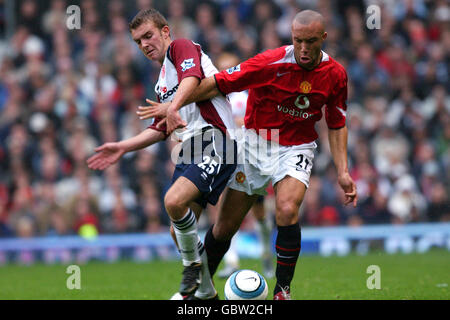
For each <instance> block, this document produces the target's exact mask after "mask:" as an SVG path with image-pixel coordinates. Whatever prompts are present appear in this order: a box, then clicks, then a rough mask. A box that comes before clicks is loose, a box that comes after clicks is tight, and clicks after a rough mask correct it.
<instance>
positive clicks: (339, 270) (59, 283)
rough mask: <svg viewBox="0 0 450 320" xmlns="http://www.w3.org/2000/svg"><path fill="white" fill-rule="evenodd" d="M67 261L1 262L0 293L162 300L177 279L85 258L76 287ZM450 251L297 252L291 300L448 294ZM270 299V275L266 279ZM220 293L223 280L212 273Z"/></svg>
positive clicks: (147, 267) (153, 269) (173, 274)
mask: <svg viewBox="0 0 450 320" xmlns="http://www.w3.org/2000/svg"><path fill="white" fill-rule="evenodd" d="M370 265H377V266H379V267H380V271H381V289H379V290H377V289H372V290H369V289H368V288H367V285H366V282H367V279H368V278H369V277H370V276H371V275H372V274H371V273H367V268H368V267H369V266H370ZM66 268H67V265H44V264H37V265H33V266H18V265H7V266H3V267H0V299H2V300H3V299H19V300H54V299H79V300H80V299H81V300H84V299H88V300H97V299H102V300H103V299H108V300H167V299H169V298H170V297H171V296H172V294H174V293H175V292H176V291H177V288H178V286H179V281H180V279H181V271H182V268H181V263H179V262H178V261H152V262H150V263H134V262H130V261H122V262H118V263H112V264H108V263H104V262H90V263H88V264H85V265H80V270H81V278H80V279H81V289H79V290H77V289H73V290H69V289H67V287H66V282H67V279H68V277H69V276H70V274H67V273H66ZM241 268H243V269H244V268H248V269H254V270H256V271H259V272H261V270H262V267H261V262H260V261H259V260H242V261H241ZM449 271H450V253H449V251H446V250H432V251H430V252H428V253H424V254H409V255H402V254H397V255H387V254H385V253H371V254H368V255H366V256H358V255H349V256H345V257H327V258H324V257H320V256H301V257H300V260H299V263H298V265H297V269H296V273H295V277H294V280H293V282H292V298H293V299H295V300H311V299H314V300H315V299H318V300H340V299H341V300H342V299H345V300H347V299H363V300H377V299H384V300H401V299H407V300H414V299H425V300H428V299H445V300H448V299H450V288H449V285H450V272H449ZM267 281H268V284H269V296H268V299H272V290H273V287H274V285H275V280H274V279H267ZM215 283H216V288H217V290H218V291H219V295H220V298H221V299H223V287H224V284H225V280H221V279H218V278H217V277H215Z"/></svg>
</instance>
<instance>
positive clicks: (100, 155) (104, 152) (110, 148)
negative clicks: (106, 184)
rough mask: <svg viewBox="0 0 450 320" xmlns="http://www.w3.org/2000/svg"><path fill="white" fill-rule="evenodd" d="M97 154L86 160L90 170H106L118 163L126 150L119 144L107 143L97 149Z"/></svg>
mask: <svg viewBox="0 0 450 320" xmlns="http://www.w3.org/2000/svg"><path fill="white" fill-rule="evenodd" d="M95 152H97V153H96V154H94V155H93V156H91V157H90V158H89V159H87V160H86V163H87V165H88V167H89V168H90V169H93V170H104V169H106V168H108V167H109V166H111V165H112V164H114V163H116V162H117V161H118V160H119V159H120V158H121V157H122V155H123V154H124V153H125V150H124V149H123V148H121V147H120V145H119V143H117V142H107V143H105V144H103V145H101V146H100V147H98V148H96V149H95Z"/></svg>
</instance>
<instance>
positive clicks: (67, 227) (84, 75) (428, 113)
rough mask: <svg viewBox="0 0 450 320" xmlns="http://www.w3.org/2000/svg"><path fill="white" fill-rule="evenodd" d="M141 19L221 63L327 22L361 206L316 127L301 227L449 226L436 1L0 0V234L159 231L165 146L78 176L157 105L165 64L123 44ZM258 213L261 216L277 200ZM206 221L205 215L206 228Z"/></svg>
mask: <svg viewBox="0 0 450 320" xmlns="http://www.w3.org/2000/svg"><path fill="white" fill-rule="evenodd" d="M72 4H75V5H78V6H79V7H80V9H81V28H80V29H79V30H77V29H75V30H70V29H68V27H67V26H66V20H67V18H68V16H69V15H68V14H67V13H66V9H67V7H68V6H69V5H72ZM371 4H376V5H378V6H379V7H380V8H381V26H380V29H374V30H370V29H368V28H367V26H366V20H367V18H368V16H369V15H368V14H367V13H366V8H367V6H368V5H371ZM149 7H154V8H156V9H158V10H160V12H161V13H163V14H164V15H165V16H166V17H167V19H168V21H169V24H170V28H171V32H172V37H173V39H177V38H188V39H192V40H194V41H195V42H197V43H199V44H201V46H202V48H203V50H204V51H205V52H206V53H207V54H208V55H209V56H210V57H211V59H212V60H213V62H215V63H218V61H220V59H221V58H223V57H224V56H225V55H229V54H232V55H234V56H235V58H236V57H237V59H238V61H243V60H245V59H247V58H250V57H252V56H254V55H255V54H257V53H259V52H262V51H264V50H266V49H272V48H276V47H279V46H282V45H286V44H290V43H291V39H290V27H291V21H292V18H293V16H294V15H295V14H296V12H298V11H299V10H303V9H314V10H317V11H319V12H320V13H322V15H323V16H324V17H325V20H326V24H327V32H328V38H327V40H326V41H325V46H324V48H323V49H324V51H325V52H327V53H328V54H329V55H330V56H332V57H333V58H335V59H336V60H337V61H339V62H340V63H341V64H342V65H343V66H344V67H345V68H346V70H347V73H348V78H349V96H348V113H347V125H348V127H349V141H348V149H349V163H350V169H351V175H352V177H353V178H354V179H355V181H356V183H357V187H358V192H359V205H358V207H357V208H352V207H344V206H343V205H342V196H343V194H342V192H341V190H340V188H339V187H338V185H337V184H336V171H335V168H334V165H333V162H332V159H331V154H330V152H329V148H328V141H327V127H326V124H325V122H324V121H321V122H320V123H318V125H317V130H318V132H319V136H320V139H319V141H318V145H319V148H318V150H317V153H316V157H315V162H314V168H313V175H312V177H311V185H310V188H309V190H308V192H307V195H306V197H305V200H304V202H303V204H302V207H301V210H300V211H301V212H300V214H301V224H302V227H321V226H360V225H373V224H396V225H398V224H402V225H403V224H412V223H430V222H448V221H450V197H449V195H450V189H449V188H450V187H449V183H448V181H449V177H450V151H449V143H450V96H449V87H450V81H449V80H450V79H449V68H450V64H449V62H450V59H449V58H450V8H449V5H448V2H447V1H446V0H435V1H431V0H398V1H394V0H380V1H364V0H352V1H344V0H337V1H322V0H317V1H305V0H255V1H252V0H216V1H194V0H185V1H183V0H170V1H161V0H157V1H156V0H154V1H152V0H130V1H122V0H110V1H106V0H98V1H94V0H79V1H65V0H42V1H33V0H18V1H8V0H2V1H0V37H1V38H0V237H3V238H30V237H47V236H60V235H76V234H83V235H96V234H100V235H102V234H126V233H146V234H153V233H154V234H158V233H160V232H166V231H168V228H169V221H168V218H167V214H166V213H165V211H164V206H163V203H162V199H163V196H164V193H165V191H166V190H167V189H168V187H169V184H170V178H171V175H172V172H173V168H174V164H173V163H172V162H171V161H170V150H171V145H170V144H171V143H170V141H166V142H163V143H159V144H156V145H154V146H152V147H149V148H147V149H145V150H141V151H138V152H134V153H130V154H127V155H126V156H125V157H124V158H123V159H122V160H121V161H120V163H119V164H118V165H115V166H112V167H111V168H109V169H108V170H106V171H104V172H94V171H92V170H89V169H88V168H87V166H86V164H85V160H86V159H87V158H88V157H89V156H90V155H91V154H93V150H94V148H95V147H96V146H98V145H100V144H102V143H104V142H107V141H117V140H121V139H124V138H128V137H131V136H133V135H136V134H137V133H139V132H140V131H141V130H143V129H145V128H146V126H148V125H149V122H145V121H140V120H139V119H138V118H137V116H136V114H135V111H136V110H137V106H139V105H144V104H145V98H151V99H153V98H155V95H154V85H155V83H156V81H157V78H158V75H159V66H158V65H157V64H154V63H152V62H151V61H149V60H147V59H146V58H145V57H144V55H143V54H142V53H140V52H139V50H138V47H137V46H136V45H135V44H134V43H133V41H132V39H131V37H130V34H129V31H128V22H129V21H130V20H131V19H132V17H133V16H134V15H135V14H136V13H137V11H138V10H140V9H145V8H149ZM265 202H266V203H265V204H266V208H267V211H268V213H269V214H270V213H271V211H273V192H271V190H269V195H268V196H267V197H266V198H265ZM210 211H211V212H213V211H214V210H210ZM212 216H213V215H212ZM253 219H254V218H252V216H251V215H249V217H248V219H246V221H245V223H244V226H243V228H244V229H245V228H249V229H251V228H252V227H253V224H254V221H253ZM212 222H213V218H209V219H208V215H205V220H204V221H203V222H202V223H203V225H208V224H209V223H212Z"/></svg>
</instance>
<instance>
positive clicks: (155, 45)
mask: <svg viewBox="0 0 450 320" xmlns="http://www.w3.org/2000/svg"><path fill="white" fill-rule="evenodd" d="M131 37H132V38H133V40H134V42H136V44H137V45H138V46H139V49H140V50H141V51H142V53H143V54H144V55H145V56H146V57H147V58H149V59H150V60H153V61H159V62H160V63H161V64H162V63H163V61H164V57H165V54H166V51H167V48H168V47H169V44H170V31H169V27H168V26H164V27H163V28H162V29H158V28H157V27H156V26H155V24H154V23H153V22H151V21H149V22H144V23H143V24H141V25H140V26H139V27H137V28H136V29H133V30H131Z"/></svg>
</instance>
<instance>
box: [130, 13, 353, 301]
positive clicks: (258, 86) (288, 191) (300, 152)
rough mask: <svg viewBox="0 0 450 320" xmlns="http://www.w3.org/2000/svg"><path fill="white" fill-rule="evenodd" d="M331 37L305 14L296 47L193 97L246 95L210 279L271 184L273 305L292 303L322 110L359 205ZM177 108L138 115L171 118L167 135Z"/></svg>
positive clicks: (211, 245)
mask: <svg viewBox="0 0 450 320" xmlns="http://www.w3.org/2000/svg"><path fill="white" fill-rule="evenodd" d="M326 37H327V33H326V32H325V25H324V19H323V17H322V15H321V14H319V13H318V12H315V11H311V10H305V11H301V12H299V13H298V14H297V15H296V16H295V18H294V20H293V23H292V42H293V44H292V45H290V46H284V47H281V48H278V49H274V50H268V51H265V52H264V53H261V54H258V55H256V56H255V57H253V58H251V59H249V60H247V61H245V62H243V63H241V64H240V65H237V66H235V67H233V68H230V69H228V70H225V71H222V72H220V73H218V74H215V75H214V76H213V77H208V78H206V79H203V80H202V82H201V84H200V86H199V87H198V88H197V89H196V90H195V91H194V92H193V94H192V95H191V96H190V97H189V98H188V101H202V100H204V99H207V98H210V97H213V96H216V95H220V94H224V95H226V94H228V93H230V92H235V91H242V90H249V97H248V101H247V109H246V115H245V129H244V130H245V131H244V139H241V141H240V144H241V146H242V150H243V153H244V154H246V155H247V154H248V155H250V156H249V159H246V161H244V163H242V164H238V168H237V169H236V171H235V173H234V177H233V178H234V179H231V180H230V182H229V184H228V187H229V189H228V191H227V193H226V195H225V199H224V203H223V206H222V208H221V210H220V213H219V217H218V220H217V221H216V223H215V224H214V226H213V227H212V229H210V230H209V231H208V233H207V235H206V238H205V248H206V251H207V253H208V265H209V269H210V272H211V273H212V274H214V272H215V270H216V268H217V266H218V264H219V263H220V260H221V259H222V257H223V254H224V253H225V252H226V251H227V250H228V246H229V241H230V239H231V238H232V236H233V235H234V233H235V232H236V231H237V230H238V228H239V226H240V224H241V222H242V220H243V218H244V217H245V215H246V214H247V212H248V210H249V209H250V208H251V206H252V205H253V203H254V201H255V200H256V198H257V197H258V195H260V194H264V193H265V188H266V187H267V185H268V183H269V182H270V181H271V182H272V184H273V185H274V191H275V197H276V212H275V215H276V223H277V228H278V235H277V238H276V246H275V249H276V252H277V268H276V278H277V284H276V286H275V288H274V299H275V300H287V299H290V291H291V288H290V283H291V281H292V278H293V275H294V271H295V266H296V263H297V260H298V256H299V254H300V249H301V230H300V226H299V218H298V212H299V208H300V205H301V203H302V201H303V198H304V195H305V192H306V189H307V187H308V185H309V177H310V174H311V168H312V165H313V158H314V149H315V148H316V143H315V140H316V139H317V138H318V135H317V133H316V131H315V129H314V124H315V123H316V122H317V121H319V120H320V119H321V118H322V107H323V106H325V109H324V112H325V120H326V123H327V125H328V128H329V131H328V137H329V143H330V150H331V154H332V157H333V161H334V164H335V166H336V169H337V173H338V183H339V185H340V186H341V188H342V189H343V191H344V194H345V200H344V204H345V205H348V204H350V203H353V205H354V206H356V204H357V199H358V197H357V191H356V186H355V183H354V181H353V179H352V178H351V177H350V174H349V172H348V165H347V126H346V110H347V105H346V99H347V74H346V71H345V69H344V68H343V67H342V66H341V65H340V64H339V63H338V62H337V61H335V60H334V59H333V58H331V57H330V56H329V55H328V54H326V53H325V52H324V51H322V43H323V41H324V40H325V39H326ZM178 109H179V106H174V105H170V106H167V105H159V104H156V103H153V105H152V106H151V107H148V108H147V109H142V110H141V111H140V113H139V114H140V116H141V117H144V118H145V117H150V116H155V115H160V116H164V115H166V116H167V118H166V122H167V130H168V131H169V132H170V131H171V130H174V129H176V128H179V127H182V126H183V124H182V122H181V121H180V119H179V116H178V114H177V112H178ZM248 139H250V140H251V141H248ZM242 140H243V141H242ZM264 144H269V145H270V147H269V150H270V152H266V153H260V152H259V151H258V147H261V146H262V145H264ZM255 154H256V159H254V158H255V156H254V155H255ZM252 156H253V159H252Z"/></svg>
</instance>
